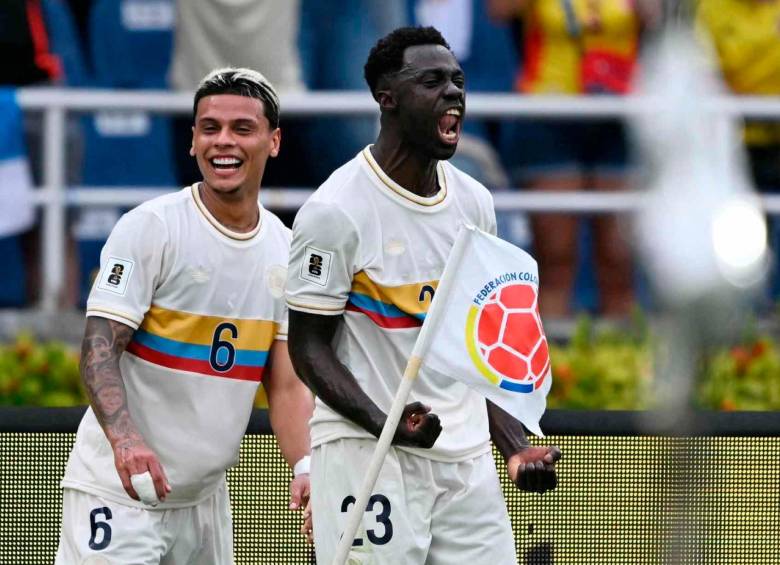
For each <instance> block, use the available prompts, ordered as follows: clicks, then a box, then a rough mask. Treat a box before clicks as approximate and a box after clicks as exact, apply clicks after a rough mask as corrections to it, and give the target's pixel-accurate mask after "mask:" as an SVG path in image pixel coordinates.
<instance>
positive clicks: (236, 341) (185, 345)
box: [127, 306, 278, 381]
mask: <svg viewBox="0 0 780 565" xmlns="http://www.w3.org/2000/svg"><path fill="white" fill-rule="evenodd" d="M277 331H278V324H276V323H275V322H272V321H267V320H243V319H234V318H221V317H218V316H205V315H199V314H191V313H188V312H179V311H175V310H167V309H165V308H160V307H158V306H153V307H152V308H151V309H150V310H149V312H147V314H146V316H145V317H144V321H143V323H142V324H141V327H140V328H139V329H138V330H137V331H136V332H135V334H134V335H133V340H132V341H131V342H130V344H129V345H128V347H127V351H128V352H129V353H131V354H133V355H135V356H137V357H139V358H141V359H144V360H145V361H148V362H150V363H154V364H156V365H160V366H163V367H167V368H170V369H178V370H181V371H188V372H192V373H198V374H201V375H208V376H215V377H225V378H233V379H240V380H249V381H260V380H262V376H263V371H264V369H265V366H266V364H267V361H268V352H269V350H270V348H271V344H272V343H273V340H274V338H275V336H276V333H277Z"/></svg>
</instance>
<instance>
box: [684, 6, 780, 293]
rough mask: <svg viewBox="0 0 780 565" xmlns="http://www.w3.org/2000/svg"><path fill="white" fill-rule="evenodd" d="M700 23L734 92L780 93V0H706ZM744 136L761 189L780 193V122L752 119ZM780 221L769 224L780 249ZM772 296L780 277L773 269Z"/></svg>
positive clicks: (699, 19) (700, 15)
mask: <svg viewBox="0 0 780 565" xmlns="http://www.w3.org/2000/svg"><path fill="white" fill-rule="evenodd" d="M696 23H697V26H698V29H699V32H700V33H702V34H704V36H705V37H708V38H709V40H710V41H711V43H712V45H713V46H714V48H715V52H716V54H717V59H718V62H719V64H720V69H721V72H722V75H723V78H724V80H725V82H726V84H727V85H728V87H729V88H730V89H731V90H732V91H733V92H734V93H735V94H744V95H754V96H777V95H780V0H701V1H700V2H699V3H698V9H697V13H696ZM744 139H745V144H746V147H747V153H748V159H749V163H750V170H751V173H752V176H753V181H754V183H755V185H756V188H757V189H758V190H759V191H762V192H771V193H778V192H780V121H778V120H772V121H765V120H750V121H748V122H747V123H746V124H745V130H744ZM777 224H778V223H777V222H770V226H771V229H772V231H773V232H774V237H773V238H772V239H773V240H774V242H775V247H777V245H776V244H777V242H778V240H779V239H780V234H778V225H777ZM774 278H775V281H773V287H774V288H773V293H772V294H773V295H774V297H777V296H778V294H779V293H778V290H779V289H778V283H780V277H778V276H777V273H774Z"/></svg>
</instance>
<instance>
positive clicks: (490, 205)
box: [482, 191, 498, 235]
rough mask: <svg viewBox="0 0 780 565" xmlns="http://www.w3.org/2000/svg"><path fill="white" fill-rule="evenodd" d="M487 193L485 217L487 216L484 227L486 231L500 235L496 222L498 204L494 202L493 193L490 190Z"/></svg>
mask: <svg viewBox="0 0 780 565" xmlns="http://www.w3.org/2000/svg"><path fill="white" fill-rule="evenodd" d="M485 192H486V193H487V195H486V197H485V204H484V206H485V211H484V214H483V215H484V218H485V226H484V227H483V228H482V229H483V230H484V231H486V232H487V233H489V234H490V235H498V227H497V222H496V205H495V203H494V202H493V195H492V194H491V193H490V192H489V191H485Z"/></svg>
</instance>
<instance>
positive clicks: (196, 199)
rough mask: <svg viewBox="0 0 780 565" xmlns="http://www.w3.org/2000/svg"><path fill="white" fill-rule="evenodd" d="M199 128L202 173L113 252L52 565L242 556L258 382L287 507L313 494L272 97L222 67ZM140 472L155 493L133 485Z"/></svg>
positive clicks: (104, 261) (142, 216) (130, 230)
mask: <svg viewBox="0 0 780 565" xmlns="http://www.w3.org/2000/svg"><path fill="white" fill-rule="evenodd" d="M192 131H193V136H192V148H191V150H190V153H191V154H192V155H193V156H194V157H195V158H196V159H197V162H198V166H199V168H200V171H201V173H202V175H203V181H202V182H199V183H196V184H194V185H192V186H189V187H186V188H184V189H183V190H181V191H179V192H176V193H174V194H170V195H165V196H162V197H159V198H156V199H154V200H151V201H149V202H146V203H144V204H142V205H141V206H139V207H137V208H135V209H134V210H132V211H131V212H129V213H127V214H125V215H124V216H123V217H122V218H121V219H120V221H119V222H118V223H117V225H116V226H115V228H114V230H113V231H112V233H111V236H110V237H109V239H108V241H107V243H106V245H105V247H104V248H103V252H102V257H101V271H100V274H99V276H98V278H97V279H96V281H95V283H94V286H93V288H92V291H91V294H90V296H89V301H88V303H87V325H86V330H85V335H84V342H83V346H82V354H81V374H82V378H83V380H84V384H85V386H86V389H87V392H88V393H89V398H90V405H91V406H90V408H88V409H87V412H86V414H85V415H84V418H83V420H82V421H81V424H80V426H79V429H78V434H77V437H76V443H75V445H74V447H73V451H72V452H71V455H70V459H69V461H68V465H67V469H66V471H65V478H64V480H63V481H62V486H63V487H64V504H63V524H62V534H61V538H60V545H59V550H58V552H57V559H56V562H57V563H61V564H74V563H82V562H85V561H83V560H85V559H88V558H89V557H90V556H96V555H99V556H101V557H104V558H105V559H106V560H107V561H106V562H111V563H166V564H185V563H187V564H190V563H200V564H204V565H205V564H222V563H232V562H233V540H232V535H233V531H232V520H231V514H230V505H229V498H228V492H227V484H226V480H225V471H226V469H228V468H229V467H231V466H233V465H234V464H236V462H237V460H238V452H239V446H240V443H241V438H242V437H243V435H244V432H245V430H246V426H247V423H248V420H249V416H250V413H251V410H252V404H253V399H254V397H255V392H256V390H257V387H258V384H259V383H260V382H261V381H262V382H263V385H264V386H265V389H266V392H267V395H268V402H269V407H270V419H271V424H272V426H273V429H274V431H275V432H276V437H277V440H278V442H279V446H280V448H281V451H282V454H283V455H284V458H285V460H286V461H287V462H288V464H290V466H291V467H294V468H295V474H296V476H295V478H294V479H293V481H292V483H291V485H290V491H291V504H290V506H291V508H299V507H301V506H302V505H305V503H306V501H307V498H308V495H309V478H308V468H307V467H308V458H307V456H308V453H309V443H310V440H309V432H308V420H309V418H310V416H311V412H312V408H313V402H312V396H311V393H310V392H309V390H308V389H307V388H306V386H305V385H303V383H301V381H300V380H299V379H298V378H297V377H296V375H295V373H294V371H293V369H292V365H291V363H290V359H289V355H288V352H287V341H286V340H287V312H286V305H285V303H284V280H285V269H286V267H287V261H288V255H289V243H290V232H289V230H288V229H287V228H285V227H284V226H283V224H282V223H281V222H280V221H279V219H278V218H276V216H274V215H273V214H271V213H270V212H268V211H267V210H265V209H263V207H262V206H261V205H260V204H259V201H258V194H259V190H260V183H261V180H262V177H263V171H264V169H265V165H266V162H267V160H268V158H269V157H274V156H276V155H277V153H278V152H279V144H280V140H281V132H280V129H279V101H278V98H277V95H276V92H275V91H274V89H273V87H272V86H271V84H270V83H269V82H268V81H267V80H266V79H265V78H264V77H263V76H262V75H261V74H259V73H257V72H255V71H252V70H249V69H220V70H217V71H214V72H212V73H210V74H209V75H208V76H206V77H205V78H204V79H203V81H202V82H201V84H200V86H199V87H198V89H197V92H196V93H195V100H194V126H193V129H192ZM145 473H149V475H150V476H151V479H152V481H153V485H154V491H155V493H154V494H152V495H151V497H149V495H148V493H147V495H146V497H145V496H144V494H143V493H142V492H141V488H140V487H139V486H137V485H138V484H139V483H138V482H137V481H136V480H135V479H132V478H131V477H136V478H137V477H139V476H144V474H145ZM147 477H148V476H147ZM139 495H140V496H139ZM155 498H156V499H159V503H157V502H158V501H156V500H155ZM144 500H146V501H147V502H148V504H147V503H145V502H144ZM155 503H156V505H154V504H155ZM258 503H259V504H261V503H262V501H258ZM96 562H97V561H96ZM102 562H103V561H101V563H102Z"/></svg>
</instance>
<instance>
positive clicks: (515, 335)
mask: <svg viewBox="0 0 780 565" xmlns="http://www.w3.org/2000/svg"><path fill="white" fill-rule="evenodd" d="M466 345H467V347H468V352H469V356H470V357H471V360H472V362H473V363H474V365H475V366H476V367H477V369H478V370H479V372H480V373H481V374H482V376H484V377H485V378H486V379H487V380H488V381H490V382H491V383H493V384H494V385H495V386H498V387H501V388H503V389H506V390H511V391H514V392H524V393H529V392H533V391H534V390H536V389H537V388H539V387H540V386H541V385H542V383H543V382H544V379H545V377H546V375H547V373H548V372H549V369H550V353H549V349H548V347H547V338H546V337H545V335H544V329H543V328H542V320H541V318H540V317H539V303H538V296H537V290H536V287H535V286H533V285H530V284H509V285H506V286H502V287H501V288H500V289H499V290H497V291H496V292H494V293H493V294H491V295H490V296H489V297H488V298H487V300H484V301H481V304H480V305H472V306H471V308H470V310H469V314H468V319H467V323H466Z"/></svg>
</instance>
